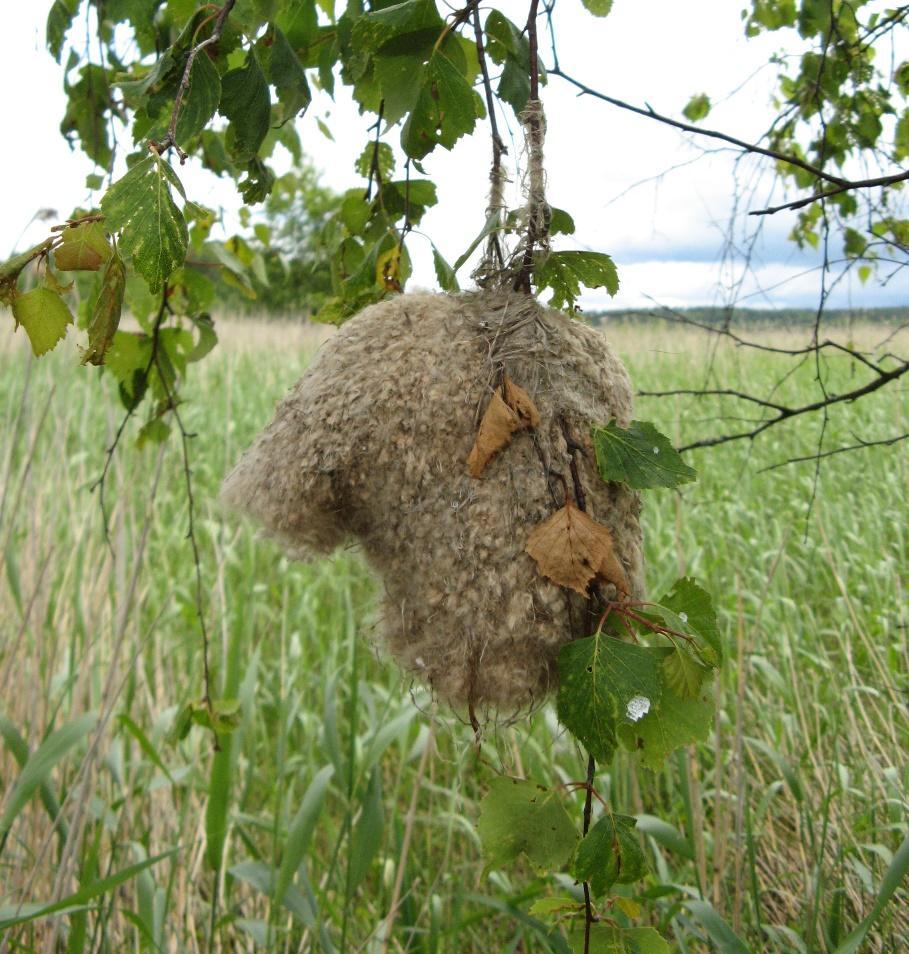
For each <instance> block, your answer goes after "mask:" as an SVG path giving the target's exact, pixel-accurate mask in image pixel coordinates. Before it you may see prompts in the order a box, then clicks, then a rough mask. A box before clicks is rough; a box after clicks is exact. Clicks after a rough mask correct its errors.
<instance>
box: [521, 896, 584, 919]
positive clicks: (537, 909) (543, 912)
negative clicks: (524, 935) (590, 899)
mask: <svg viewBox="0 0 909 954" xmlns="http://www.w3.org/2000/svg"><path fill="white" fill-rule="evenodd" d="M583 910H584V905H583V903H582V902H580V901H578V900H577V899H576V898H570V897H560V898H559V897H556V898H537V900H536V901H534V902H533V904H532V905H531V906H530V908H529V909H528V911H527V913H528V914H529V915H530V916H531V917H534V918H545V917H548V916H549V915H551V914H561V913H563V912H566V911H567V912H571V913H574V914H577V913H578V912H580V911H583Z"/></svg>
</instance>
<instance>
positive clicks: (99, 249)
mask: <svg viewBox="0 0 909 954" xmlns="http://www.w3.org/2000/svg"><path fill="white" fill-rule="evenodd" d="M60 237H61V238H62V239H63V241H62V242H61V243H60V245H58V246H57V248H55V249H54V262H55V264H56V266H57V268H59V269H60V270H61V271H64V272H96V271H98V269H99V268H101V266H102V265H103V264H104V263H105V262H107V261H108V260H109V259H110V257H111V252H112V251H113V249H112V248H111V245H110V242H108V240H107V232H106V230H105V228H104V225H103V223H101V222H80V223H79V224H78V225H70V226H67V228H65V229H64V230H63V232H62V233H61V235H60Z"/></svg>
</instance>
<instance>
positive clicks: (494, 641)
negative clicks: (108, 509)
mask: <svg viewBox="0 0 909 954" xmlns="http://www.w3.org/2000/svg"><path fill="white" fill-rule="evenodd" d="M502 369H504V371H505V373H507V375H508V376H509V378H510V379H511V380H512V381H514V382H515V383H517V384H518V385H520V386H521V387H523V388H524V389H526V391H527V392H528V393H529V395H530V396H531V398H532V399H533V401H534V403H535V404H536V407H537V408H538V409H539V414H540V418H541V420H540V423H539V425H538V426H537V427H536V428H534V429H533V430H522V431H520V432H519V433H516V434H515V435H514V437H513V439H512V440H511V443H510V444H509V446H507V447H506V448H504V449H503V450H502V451H500V452H499V453H498V454H496V455H495V456H494V457H493V458H492V459H491V461H490V462H489V463H488V465H487V466H486V468H485V470H484V471H483V473H482V475H481V476H480V477H479V478H478V479H477V478H474V477H471V476H469V474H468V472H467V459H468V455H469V454H470V452H471V448H472V446H473V444H474V439H475V437H476V435H477V427H478V423H479V421H480V418H481V416H482V414H483V411H484V409H485V407H486V405H487V404H488V402H489V401H490V399H491V397H492V396H493V394H494V392H495V389H496V387H497V381H498V382H500V381H501V372H502ZM631 412H632V389H631V385H630V382H629V379H628V375H627V373H626V371H625V368H624V367H623V366H622V364H621V362H620V361H619V359H618V358H617V357H616V356H615V354H614V353H613V352H612V350H611V349H610V348H609V346H608V344H607V343H606V340H605V338H604V337H603V335H602V334H601V333H600V332H598V331H596V330H594V329H592V328H589V327H586V326H585V325H583V324H580V323H578V322H575V321H571V320H569V319H568V318H566V317H565V315H563V314H561V313H559V312H556V311H553V310H552V309H549V308H546V307H545V306H542V305H540V304H539V303H537V302H536V301H535V300H534V299H532V298H530V297H529V296H524V295H520V294H505V293H498V292H496V293H493V292H482V291H481V292H473V293H466V294H461V295H436V294H408V295H402V296H398V297H396V298H393V299H391V300H388V301H384V302H381V303H379V304H376V305H372V306H370V307H368V308H366V309H364V310H363V311H362V312H360V314H358V315H356V316H355V317H354V318H352V319H351V320H350V321H348V322H347V323H346V324H345V325H343V327H341V329H340V330H339V331H338V332H337V334H336V335H335V336H333V337H332V338H331V339H330V340H329V341H328V342H327V343H326V344H325V345H323V347H322V349H321V351H320V352H319V354H318V355H317V357H316V359H315V361H314V362H313V364H312V366H311V367H310V368H309V370H308V371H307V372H306V373H305V374H304V376H303V377H302V379H301V380H300V381H299V382H298V383H297V385H296V386H295V387H294V389H293V390H292V391H291V393H290V394H289V395H288V397H287V398H285V400H284V401H283V402H282V403H281V404H280V405H279V406H278V409H277V413H276V415H275V418H274V420H273V421H272V422H271V424H269V425H268V427H266V428H265V430H264V431H263V432H262V433H261V434H260V435H259V436H258V438H257V439H256V441H255V442H254V444H253V445H252V447H250V448H249V450H247V451H246V453H245V454H244V455H243V457H242V458H241V460H240V462H239V463H238V464H237V466H236V467H235V468H234V470H233V472H232V473H231V474H230V475H229V476H228V477H227V479H226V481H225V483H224V488H223V493H222V499H223V500H224V501H225V503H226V504H227V505H228V506H230V507H232V508H235V509H238V510H241V511H244V512H246V513H248V514H249V515H251V516H252V517H254V518H255V519H257V520H258V521H260V522H261V523H262V524H263V526H264V528H265V532H266V533H267V535H269V536H272V537H274V538H276V539H278V540H279V541H280V542H281V543H282V544H284V545H285V547H286V548H287V549H288V551H289V552H290V553H291V554H292V555H294V556H297V557H303V558H305V557H309V556H312V555H313V554H314V553H329V552H331V551H332V550H334V549H335V548H336V547H338V546H341V545H342V544H344V543H346V542H349V541H351V540H355V541H358V542H359V544H360V545H361V547H362V549H363V552H364V553H365V555H366V557H367V559H368V561H369V563H370V564H371V566H372V567H373V568H374V569H375V571H376V572H377V573H378V574H379V576H380V577H381V579H382V581H383V582H384V587H385V598H384V603H383V607H382V608H383V617H384V619H383V622H384V635H385V640H386V642H387V644H388V647H389V648H390V650H391V652H392V654H393V655H394V656H395V657H396V659H397V660H398V662H399V663H400V664H401V665H402V666H403V667H404V668H405V670H407V671H408V672H409V673H412V674H413V676H414V677H416V679H418V680H419V681H422V682H424V683H426V684H428V685H429V686H430V687H431V688H432V690H433V691H434V692H435V693H436V694H437V695H438V696H440V697H442V698H444V699H446V700H448V701H449V702H451V703H453V704H463V703H468V704H471V705H472V706H477V707H481V708H482V709H485V710H486V712H487V714H488V712H489V710H490V709H493V710H506V711H510V712H514V711H516V710H518V709H521V708H523V707H527V706H532V705H534V704H535V703H538V702H540V701H541V700H542V699H543V697H544V696H545V695H546V693H547V692H548V691H549V690H550V689H552V688H553V687H554V686H555V685H556V680H557V667H556V659H557V656H558V651H559V649H560V647H561V646H562V645H563V644H564V643H565V642H567V641H568V640H569V639H571V637H572V623H573V622H574V624H575V626H576V625H577V621H578V619H579V616H580V615H581V614H582V613H583V610H584V606H585V600H584V598H583V597H581V596H579V595H577V594H574V593H569V592H568V591H567V590H565V589H563V588H561V587H559V586H556V585H555V584H553V583H551V582H549V581H548V580H546V579H544V578H543V577H542V576H541V575H540V573H539V571H538V569H537V566H536V564H535V563H534V561H533V560H532V559H531V558H530V556H528V555H527V553H525V549H524V548H525V545H526V544H527V540H528V536H529V534H530V532H531V530H532V529H533V528H534V527H535V526H537V525H538V524H539V523H541V522H542V521H544V520H546V519H547V518H548V517H550V516H551V515H552V514H553V513H554V512H555V511H556V510H558V508H559V507H561V506H562V505H563V503H564V502H565V487H566V486H567V487H568V488H569V492H570V488H571V486H572V479H571V474H570V458H569V451H568V447H567V444H566V439H565V434H566V433H568V434H570V435H571V437H572V440H574V441H577V442H578V443H579V444H581V445H582V446H583V448H584V451H583V453H579V454H578V455H577V462H578V470H579V475H580V479H581V482H582V486H583V488H584V490H585V493H586V506H587V512H588V514H589V515H590V516H591V517H593V518H595V519H596V520H597V521H599V522H600V523H602V524H605V525H606V526H607V527H608V528H609V531H610V533H611V535H612V538H613V544H614V551H615V553H616V555H617V556H618V557H619V559H620V561H621V563H622V566H623V568H624V571H625V574H626V577H627V580H628V583H629V590H630V593H631V595H632V596H639V595H642V591H643V566H642V553H641V550H642V546H641V544H642V541H641V527H640V523H639V520H638V515H639V511H640V502H639V498H638V495H637V494H636V493H634V492H632V491H630V490H629V489H627V488H626V487H625V486H624V485H621V484H606V483H604V482H603V481H602V480H601V479H600V477H599V476H598V474H597V471H596V466H595V462H594V455H593V451H592V448H591V446H590V436H589V435H590V425H591V424H593V423H602V424H605V423H607V422H608V421H609V420H610V419H612V418H616V419H617V421H618V423H619V425H620V426H622V427H627V426H628V424H629V423H630V419H631ZM548 469H551V473H550V474H549V476H548V478H547V470H548ZM556 474H561V475H562V477H563V478H564V480H562V479H559V478H558V476H556Z"/></svg>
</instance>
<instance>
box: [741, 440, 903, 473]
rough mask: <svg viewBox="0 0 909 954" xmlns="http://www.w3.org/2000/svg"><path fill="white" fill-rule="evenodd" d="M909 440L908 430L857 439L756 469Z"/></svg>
mask: <svg viewBox="0 0 909 954" xmlns="http://www.w3.org/2000/svg"><path fill="white" fill-rule="evenodd" d="M906 440H909V432H907V433H906V434H899V435H898V436H897V437H889V438H885V439H882V440H879V441H863V440H861V439H859V440H858V443H857V444H848V445H846V446H845V447H835V448H834V449H833V450H827V451H824V452H823V453H818V454H807V455H805V456H804V457H790V458H789V459H788V460H781V461H780V462H779V463H776V464H771V465H770V466H769V467H763V468H761V470H759V471H758V473H759V474H763V473H765V472H766V471H768V470H778V469H779V468H780V467H788V466H789V465H790V464H801V463H803V462H805V461H809V460H810V461H817V460H820V459H821V458H822V457H834V456H835V455H836V454H846V453H848V452H849V451H857V450H865V448H867V447H890V446H892V445H893V444H899V443H900V441H906Z"/></svg>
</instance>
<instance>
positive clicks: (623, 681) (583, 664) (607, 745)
mask: <svg viewBox="0 0 909 954" xmlns="http://www.w3.org/2000/svg"><path fill="white" fill-rule="evenodd" d="M662 652H663V650H659V649H653V648H650V647H648V646H639V645H636V644H634V643H625V642H622V641H621V640H618V639H614V638H613V637H611V636H607V635H605V634H604V633H603V632H602V631H597V632H596V633H595V634H594V635H593V636H590V637H588V638H587V639H576V640H572V642H570V643H566V644H565V645H564V646H563V647H562V651H561V652H560V653H559V691H558V695H557V697H556V711H557V713H558V716H559V721H560V722H561V723H562V725H564V726H565V728H566V729H568V731H569V732H571V734H572V735H574V736H575V738H576V739H578V741H580V742H581V743H582V744H583V745H584V747H585V748H586V749H587V751H588V752H590V754H591V755H592V756H593V757H594V758H595V759H597V761H599V762H603V763H607V762H610V761H611V760H612V756H613V754H614V752H615V748H616V730H617V728H618V727H619V726H620V725H622V724H624V723H628V724H634V723H635V722H636V721H637V720H640V719H642V717H644V716H645V714H646V713H647V712H650V711H652V710H653V709H654V708H655V707H656V706H657V705H658V703H659V700H660V697H661V695H662V692H663V680H662V675H661V668H660V667H661V663H662Z"/></svg>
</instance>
